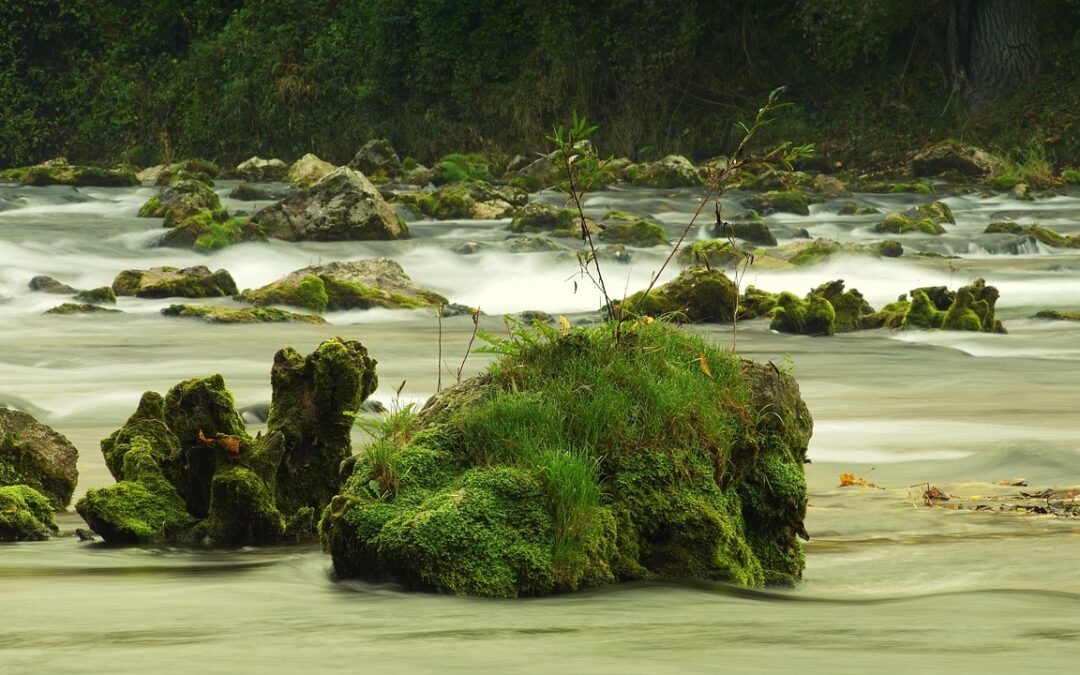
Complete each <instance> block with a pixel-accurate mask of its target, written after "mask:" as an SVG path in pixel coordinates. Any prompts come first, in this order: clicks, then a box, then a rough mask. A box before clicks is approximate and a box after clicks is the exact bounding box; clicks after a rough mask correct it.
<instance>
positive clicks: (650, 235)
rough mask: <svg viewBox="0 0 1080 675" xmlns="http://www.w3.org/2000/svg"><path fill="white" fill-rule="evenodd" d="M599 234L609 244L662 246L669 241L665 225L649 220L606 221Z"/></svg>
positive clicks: (640, 246)
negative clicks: (628, 221)
mask: <svg viewBox="0 0 1080 675" xmlns="http://www.w3.org/2000/svg"><path fill="white" fill-rule="evenodd" d="M598 236H599V239H600V240H601V241H604V242H607V243H609V244H624V245H626V246H635V247H638V248H649V247H652V246H662V245H666V244H667V243H668V239H667V231H666V230H664V228H663V226H661V225H657V224H656V223H653V222H650V221H648V220H636V221H634V222H630V223H627V222H609V223H605V224H604V225H602V226H601V230H600V234H599V235H598Z"/></svg>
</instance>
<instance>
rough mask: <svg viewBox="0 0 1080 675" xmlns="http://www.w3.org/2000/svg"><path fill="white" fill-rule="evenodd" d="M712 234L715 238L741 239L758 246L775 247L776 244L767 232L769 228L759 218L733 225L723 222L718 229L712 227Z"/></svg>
mask: <svg viewBox="0 0 1080 675" xmlns="http://www.w3.org/2000/svg"><path fill="white" fill-rule="evenodd" d="M712 234H713V236H716V237H723V238H728V237H734V238H735V239H742V240H743V241H747V242H750V243H751V244H757V245H758V246H776V243H777V242H776V236H775V235H774V234H773V233H772V232H770V231H769V226H768V225H766V224H765V221H764V220H761V218H754V219H753V220H749V221H740V222H733V223H729V222H726V221H724V222H721V223H720V225H719V227H717V226H713V228H712Z"/></svg>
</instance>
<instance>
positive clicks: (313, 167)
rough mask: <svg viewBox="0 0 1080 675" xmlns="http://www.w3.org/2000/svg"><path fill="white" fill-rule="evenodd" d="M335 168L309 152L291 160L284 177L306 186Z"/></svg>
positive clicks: (303, 186)
mask: <svg viewBox="0 0 1080 675" xmlns="http://www.w3.org/2000/svg"><path fill="white" fill-rule="evenodd" d="M335 169H337V167H336V166H334V165H333V164H331V163H330V162H324V161H323V160H321V159H319V158H318V157H316V156H315V155H313V154H311V153H310V152H309V153H308V154H306V155H304V156H303V157H301V158H300V159H298V160H296V161H295V162H293V164H292V166H290V167H289V173H288V175H287V176H285V178H286V179H287V180H288V181H289V182H290V183H292V184H293V185H294V186H296V187H298V188H308V187H311V186H312V185H314V184H315V183H318V182H319V181H321V180H322V179H323V178H326V177H327V176H329V175H330V174H332V173H333V172H334V170H335ZM361 170H362V169H361Z"/></svg>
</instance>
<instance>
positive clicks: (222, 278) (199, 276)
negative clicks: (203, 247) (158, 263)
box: [112, 265, 237, 298]
mask: <svg viewBox="0 0 1080 675" xmlns="http://www.w3.org/2000/svg"><path fill="white" fill-rule="evenodd" d="M112 290H113V291H114V292H115V293H116V294H117V295H129V296H130V295H133V296H135V297H137V298H172V297H178V298H220V297H225V296H230V295H236V293H237V289H236V282H235V281H233V278H232V275H231V274H229V272H228V271H227V270H218V271H216V272H211V271H210V268H208V267H206V266H205V265H196V266H194V267H185V268H183V269H179V268H176V267H151V268H150V269H147V270H124V271H123V272H121V273H120V274H118V275H116V278H115V279H113V282H112Z"/></svg>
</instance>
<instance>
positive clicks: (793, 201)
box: [742, 190, 821, 216]
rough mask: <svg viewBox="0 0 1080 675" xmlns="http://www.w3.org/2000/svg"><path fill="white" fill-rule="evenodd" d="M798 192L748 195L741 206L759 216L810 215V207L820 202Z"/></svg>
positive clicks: (777, 191)
mask: <svg viewBox="0 0 1080 675" xmlns="http://www.w3.org/2000/svg"><path fill="white" fill-rule="evenodd" d="M820 201H821V199H820V198H819V197H813V196H810V195H808V194H806V193H805V192H802V191H800V190H774V191H771V192H766V193H764V194H759V195H750V196H749V197H747V198H746V199H743V200H742V205H743V206H745V207H746V208H748V209H753V210H754V211H756V212H757V213H758V214H760V215H763V216H764V215H768V214H770V213H794V214H795V215H797V216H808V215H810V205H811V204H816V203H818V202H820Z"/></svg>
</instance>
